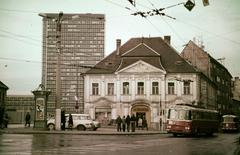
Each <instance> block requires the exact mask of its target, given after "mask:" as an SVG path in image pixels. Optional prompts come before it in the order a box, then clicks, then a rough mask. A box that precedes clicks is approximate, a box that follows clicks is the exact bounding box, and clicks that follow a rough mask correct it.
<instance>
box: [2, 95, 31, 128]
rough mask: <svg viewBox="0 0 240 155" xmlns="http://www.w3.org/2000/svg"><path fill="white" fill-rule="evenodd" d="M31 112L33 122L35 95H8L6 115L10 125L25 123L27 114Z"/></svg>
mask: <svg viewBox="0 0 240 155" xmlns="http://www.w3.org/2000/svg"><path fill="white" fill-rule="evenodd" d="M27 112H30V115H31V122H33V120H34V97H33V95H8V96H7V99H6V113H7V114H8V115H9V123H17V124H19V123H21V124H24V123H25V116H26V113H27Z"/></svg>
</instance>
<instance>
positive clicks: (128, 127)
mask: <svg viewBox="0 0 240 155" xmlns="http://www.w3.org/2000/svg"><path fill="white" fill-rule="evenodd" d="M130 121H131V118H130V116H129V115H127V118H126V124H127V132H129V131H130Z"/></svg>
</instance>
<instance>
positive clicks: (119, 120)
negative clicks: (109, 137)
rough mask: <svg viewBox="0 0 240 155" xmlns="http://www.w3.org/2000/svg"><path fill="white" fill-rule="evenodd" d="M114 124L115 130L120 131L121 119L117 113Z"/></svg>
mask: <svg viewBox="0 0 240 155" xmlns="http://www.w3.org/2000/svg"><path fill="white" fill-rule="evenodd" d="M116 124H117V131H118V132H121V124H122V119H121V117H120V116H119V115H118V117H117V119H116Z"/></svg>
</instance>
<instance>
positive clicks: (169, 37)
mask: <svg viewBox="0 0 240 155" xmlns="http://www.w3.org/2000/svg"><path fill="white" fill-rule="evenodd" d="M164 41H165V42H166V43H168V44H169V45H170V44H171V36H164Z"/></svg>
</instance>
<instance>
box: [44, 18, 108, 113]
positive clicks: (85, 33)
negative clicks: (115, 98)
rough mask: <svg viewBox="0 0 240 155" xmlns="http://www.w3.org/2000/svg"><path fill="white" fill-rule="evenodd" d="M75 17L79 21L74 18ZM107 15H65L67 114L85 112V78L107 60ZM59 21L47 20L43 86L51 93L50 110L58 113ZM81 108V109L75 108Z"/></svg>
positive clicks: (63, 56) (63, 78)
mask: <svg viewBox="0 0 240 155" xmlns="http://www.w3.org/2000/svg"><path fill="white" fill-rule="evenodd" d="M47 16H49V17H51V18H57V16H58V14H47ZM73 16H78V18H75V19H72V17H73ZM104 31H105V16H104V15H103V14H64V15H63V20H62V22H61V39H60V40H61V45H60V46H61V88H62V89H61V92H62V93H61V95H62V98H61V99H62V103H61V107H62V108H63V109H65V111H66V112H71V113H72V112H81V113H82V112H83V108H84V105H83V100H84V97H83V96H84V89H83V87H84V86H83V77H82V73H85V72H86V70H88V69H87V68H84V67H81V66H93V65H95V64H96V63H97V62H99V61H100V60H101V59H102V58H103V57H104V38H105V32H104ZM56 36H57V32H56V22H55V21H54V20H52V19H48V18H43V55H42V59H43V64H42V84H44V85H45V87H46V89H47V90H51V92H52V93H51V95H50V96H49V104H48V111H49V113H52V114H54V113H55V89H56V82H55V81H56V63H57V44H56V41H57V38H56ZM76 106H78V107H79V109H76V108H75V107H76Z"/></svg>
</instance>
